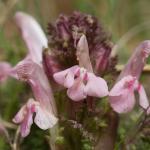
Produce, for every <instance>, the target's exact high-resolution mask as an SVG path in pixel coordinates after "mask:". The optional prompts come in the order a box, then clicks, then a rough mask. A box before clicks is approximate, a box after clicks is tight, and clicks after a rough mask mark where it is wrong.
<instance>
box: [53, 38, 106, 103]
mask: <svg viewBox="0 0 150 150" xmlns="http://www.w3.org/2000/svg"><path fill="white" fill-rule="evenodd" d="M76 55H77V60H78V62H79V66H78V65H76V66H73V67H71V68H69V69H66V70H64V71H61V72H57V73H55V74H54V75H53V77H54V79H55V81H56V82H57V83H59V84H61V85H63V86H64V87H66V88H68V90H67V95H68V96H69V97H70V98H71V99H72V100H74V101H80V100H83V99H85V98H86V97H87V96H95V97H104V96H106V95H108V87H107V83H106V81H105V80H104V79H102V78H101V77H97V76H95V75H94V73H93V68H92V64H91V61H90V57H89V48H88V43H87V40H86V36H85V35H82V36H81V38H80V40H79V42H78V44H77V51H76Z"/></svg>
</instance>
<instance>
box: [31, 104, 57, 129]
mask: <svg viewBox="0 0 150 150" xmlns="http://www.w3.org/2000/svg"><path fill="white" fill-rule="evenodd" d="M57 120H58V119H57V118H56V117H55V116H54V115H53V114H52V113H49V112H48V111H47V110H45V109H44V108H42V107H40V106H37V107H36V116H35V119H34V122H35V123H36V125H37V126H38V127H39V128H41V129H43V130H46V129H48V128H52V127H53V126H54V125H55V124H56V123H57Z"/></svg>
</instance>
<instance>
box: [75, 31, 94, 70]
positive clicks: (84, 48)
mask: <svg viewBox="0 0 150 150" xmlns="http://www.w3.org/2000/svg"><path fill="white" fill-rule="evenodd" d="M76 55H77V60H78V61H79V66H80V67H83V68H85V69H86V70H87V71H88V72H93V68H92V64H91V61H90V57H89V48H88V42H87V39H86V36H85V35H84V34H83V35H82V36H81V38H80V40H79V42H78V44H77V52H76Z"/></svg>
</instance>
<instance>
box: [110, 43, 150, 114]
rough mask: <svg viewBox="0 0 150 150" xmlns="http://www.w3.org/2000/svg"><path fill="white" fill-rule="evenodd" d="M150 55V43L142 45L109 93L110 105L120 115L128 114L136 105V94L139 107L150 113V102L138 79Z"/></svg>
mask: <svg viewBox="0 0 150 150" xmlns="http://www.w3.org/2000/svg"><path fill="white" fill-rule="evenodd" d="M149 54H150V41H148V40H147V41H144V42H143V43H141V44H140V45H139V46H138V47H137V48H136V50H135V52H134V53H133V55H132V56H131V58H130V59H129V62H128V63H127V65H126V66H125V68H124V69H123V71H122V72H121V74H120V76H119V77H118V80H117V83H116V84H115V85H114V86H113V88H112V89H111V91H110V93H109V98H110V105H111V106H112V108H113V109H114V110H115V111H116V112H118V113H126V112H129V111H131V110H132V109H133V107H134V105H135V96H134V92H135V91H137V92H138V93H139V105H140V106H141V107H142V108H143V109H144V110H146V111H147V113H148V112H149V107H150V104H149V101H148V98H147V96H146V92H145V90H144V87H143V86H142V85H141V84H140V83H139V81H138V79H139V77H140V75H141V72H142V69H143V67H144V65H145V62H146V58H147V57H148V56H149Z"/></svg>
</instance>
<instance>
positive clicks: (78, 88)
mask: <svg viewBox="0 0 150 150" xmlns="http://www.w3.org/2000/svg"><path fill="white" fill-rule="evenodd" d="M84 89H85V85H84V84H83V81H82V79H81V78H77V79H76V80H75V82H74V84H73V86H72V87H71V88H69V89H68V90H67V95H68V96H69V97H70V98H71V99H72V100H74V101H80V100H83V99H85V98H86V96H87V95H86V93H85V91H84Z"/></svg>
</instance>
